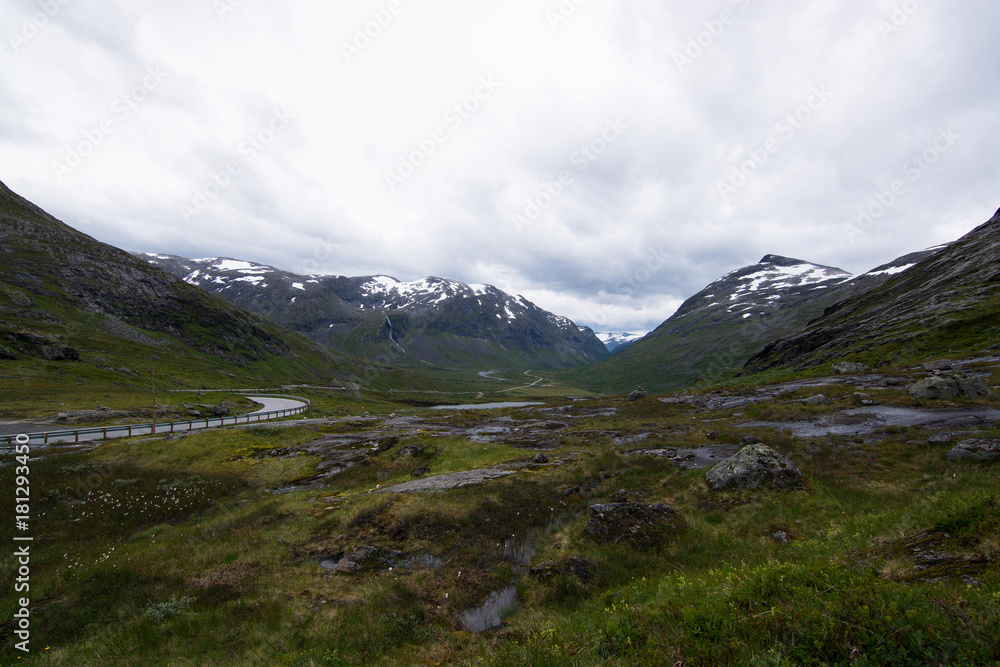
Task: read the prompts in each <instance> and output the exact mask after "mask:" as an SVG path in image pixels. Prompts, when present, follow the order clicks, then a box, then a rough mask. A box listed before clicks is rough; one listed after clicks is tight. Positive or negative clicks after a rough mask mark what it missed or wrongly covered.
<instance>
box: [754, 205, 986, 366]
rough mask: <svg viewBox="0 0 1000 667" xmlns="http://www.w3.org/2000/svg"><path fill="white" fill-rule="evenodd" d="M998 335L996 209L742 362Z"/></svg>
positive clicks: (941, 344) (811, 360)
mask: <svg viewBox="0 0 1000 667" xmlns="http://www.w3.org/2000/svg"><path fill="white" fill-rule="evenodd" d="M998 343H1000V211H998V212H997V214H996V215H994V216H993V218H991V219H990V220H989V221H988V222H986V223H984V224H983V225H980V226H979V227H977V228H976V229H974V230H973V231H971V232H970V233H968V234H967V235H965V236H963V237H962V238H961V239H959V240H958V241H955V242H954V243H951V244H949V245H948V246H946V247H945V248H943V249H941V250H940V251H939V252H936V253H935V254H933V255H931V256H929V257H926V258H923V259H922V260H921V261H917V262H914V265H913V266H911V267H910V268H908V269H907V270H906V271H905V272H902V273H899V274H896V275H891V276H890V278H889V279H888V280H887V281H886V282H885V283H884V284H883V285H881V286H879V288H878V289H872V290H868V291H866V292H864V293H860V294H853V295H851V296H849V297H848V298H846V299H844V300H842V301H839V302H837V303H835V304H833V305H831V306H830V307H829V308H827V309H826V310H825V311H824V313H823V314H822V315H821V316H820V317H819V318H817V319H816V320H815V321H813V322H810V323H809V327H808V329H807V330H805V331H803V332H798V333H796V334H795V335H792V336H787V337H785V338H782V339H781V340H777V341H774V342H772V343H770V344H768V345H767V346H766V347H764V349H763V350H760V351H759V353H758V354H756V355H754V356H753V357H752V358H751V359H750V360H749V361H748V363H747V364H746V369H745V370H746V372H748V373H754V372H759V371H763V370H767V369H770V368H774V367H777V366H786V367H792V368H802V367H806V366H814V365H819V364H823V363H827V362H830V361H836V360H837V359H839V358H843V357H845V356H851V357H852V358H855V357H856V358H858V359H860V360H863V361H868V362H869V363H879V362H882V361H887V360H889V358H890V357H892V358H897V357H898V358H906V357H909V356H911V355H914V354H916V355H917V356H919V355H920V354H925V353H931V354H941V353H944V354H949V353H962V352H969V351H971V352H975V351H978V350H981V349H983V348H985V347H988V346H994V347H996V346H997V344H998Z"/></svg>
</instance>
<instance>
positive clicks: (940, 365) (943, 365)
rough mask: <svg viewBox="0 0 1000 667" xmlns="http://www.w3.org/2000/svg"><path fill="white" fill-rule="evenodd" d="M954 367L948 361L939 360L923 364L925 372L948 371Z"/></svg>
mask: <svg viewBox="0 0 1000 667" xmlns="http://www.w3.org/2000/svg"><path fill="white" fill-rule="evenodd" d="M952 366H954V363H953V362H952V361H951V360H950V359H941V360H939V361H928V362H927V363H926V364H924V370H925V371H950V370H951V369H952Z"/></svg>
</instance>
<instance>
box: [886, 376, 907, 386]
mask: <svg viewBox="0 0 1000 667" xmlns="http://www.w3.org/2000/svg"><path fill="white" fill-rule="evenodd" d="M882 384H883V385H885V386H886V387H901V386H903V385H904V384H906V380H905V379H903V378H895V377H893V378H886V379H884V380H882Z"/></svg>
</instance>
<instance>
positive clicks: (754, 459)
mask: <svg viewBox="0 0 1000 667" xmlns="http://www.w3.org/2000/svg"><path fill="white" fill-rule="evenodd" d="M705 481H706V482H708V486H709V487H711V488H712V489H714V490H716V491H722V490H724V489H757V488H770V489H803V488H805V485H806V478H805V475H803V474H802V473H801V472H800V471H799V469H798V468H796V467H795V466H794V465H793V464H792V462H791V461H789V460H788V459H787V458H785V457H784V456H782V455H781V454H779V453H778V452H776V451H774V450H773V449H771V448H770V447H768V446H767V445H748V446H747V447H744V448H743V449H741V450H740V451H739V452H737V453H736V454H735V455H733V456H730V457H729V458H728V459H726V460H725V461H723V462H722V463H720V464H718V465H717V466H715V467H714V468H712V469H711V470H709V471H708V472H707V473H705Z"/></svg>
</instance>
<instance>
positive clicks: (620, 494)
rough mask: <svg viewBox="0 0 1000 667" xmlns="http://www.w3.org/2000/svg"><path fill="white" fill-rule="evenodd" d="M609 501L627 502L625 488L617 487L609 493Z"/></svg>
mask: <svg viewBox="0 0 1000 667" xmlns="http://www.w3.org/2000/svg"><path fill="white" fill-rule="evenodd" d="M611 502H613V503H627V502H628V491H626V490H625V489H618V490H617V491H615V492H614V493H612V494H611Z"/></svg>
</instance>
